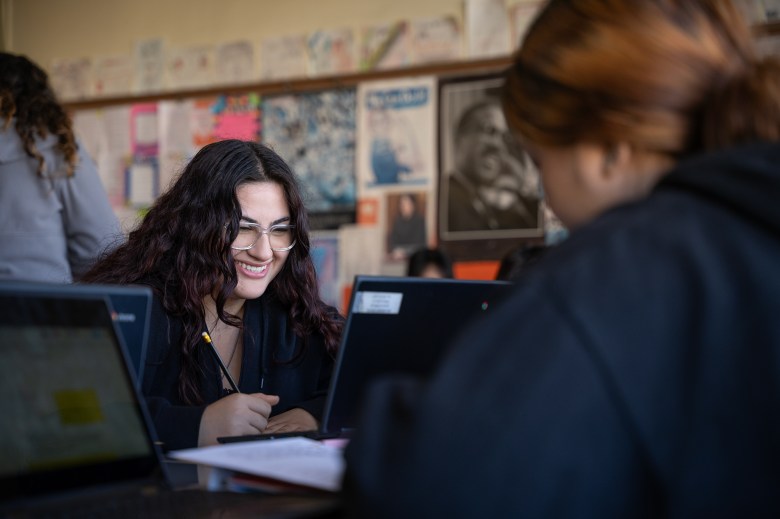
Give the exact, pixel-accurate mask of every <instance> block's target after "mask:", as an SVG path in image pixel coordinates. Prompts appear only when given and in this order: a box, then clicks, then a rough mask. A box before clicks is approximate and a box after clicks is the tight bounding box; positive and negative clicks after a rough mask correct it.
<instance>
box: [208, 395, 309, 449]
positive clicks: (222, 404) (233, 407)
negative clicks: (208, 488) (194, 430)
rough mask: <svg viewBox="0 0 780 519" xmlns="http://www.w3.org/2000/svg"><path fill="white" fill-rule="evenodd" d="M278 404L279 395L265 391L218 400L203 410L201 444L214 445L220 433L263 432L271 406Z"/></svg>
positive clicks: (243, 433) (238, 434) (223, 434)
mask: <svg viewBox="0 0 780 519" xmlns="http://www.w3.org/2000/svg"><path fill="white" fill-rule="evenodd" d="M277 403H279V397H278V396H276V395H266V394H263V393H253V394H243V393H234V394H232V395H228V396H226V397H224V398H221V399H219V400H217V401H216V402H214V403H213V404H211V405H209V406H208V407H206V409H205V410H204V411H203V416H202V417H201V419H200V429H199V432H198V446H199V447H204V446H206V445H215V444H216V443H217V438H218V437H220V436H242V435H245V434H260V433H262V432H264V431H265V428H266V426H267V425H268V416H269V415H270V414H271V407H272V406H274V405H276V404H277ZM283 414H286V413H283ZM307 414H308V413H307Z"/></svg>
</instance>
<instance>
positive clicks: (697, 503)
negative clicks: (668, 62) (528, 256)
mask: <svg viewBox="0 0 780 519" xmlns="http://www.w3.org/2000/svg"><path fill="white" fill-rule="evenodd" d="M357 431H358V433H357V436H356V438H354V439H353V440H352V442H351V444H350V445H349V447H348V449H347V462H348V466H347V472H346V476H345V492H346V496H345V498H346V502H347V504H348V506H349V508H350V510H351V511H352V512H353V513H354V514H355V515H356V516H360V517H376V518H380V517H448V518H451V517H600V518H601V517H765V516H771V517H779V516H780V146H778V145H776V144H773V145H754V146H750V147H745V148H741V149H734V150H729V151H725V152H720V153H717V154H712V155H708V156H699V157H694V158H691V159H688V160H685V161H683V162H681V163H680V164H679V167H678V168H676V170H675V171H673V172H671V173H670V174H669V175H667V176H666V177H665V178H664V180H663V181H662V182H661V183H660V184H659V185H658V186H657V187H656V189H655V190H654V191H653V192H652V193H651V194H650V196H648V197H647V198H645V199H643V200H642V201H639V202H637V203H633V204H630V205H625V206H622V207H619V208H616V209H614V210H611V211H609V212H608V213H606V214H604V215H602V216H601V217H599V218H598V219H596V220H595V221H594V222H592V223H591V224H589V225H587V226H586V227H584V228H581V229H580V230H577V231H575V232H574V233H572V235H571V236H570V238H569V239H568V240H567V241H566V242H564V243H563V244H561V245H559V246H557V247H556V248H555V249H553V250H550V251H549V252H548V253H547V254H546V255H545V257H544V259H543V260H542V261H541V262H539V263H538V264H536V265H534V267H533V268H531V269H529V270H528V271H527V272H526V273H525V274H523V275H522V276H521V277H520V278H519V279H518V280H517V286H516V288H515V290H514V293H513V294H512V296H510V298H509V299H508V300H507V301H505V302H504V304H503V305H501V306H500V307H499V308H497V309H496V310H495V312H494V314H493V315H492V316H491V319H490V321H489V322H488V323H485V324H484V326H482V327H480V328H475V327H473V326H472V327H470V329H468V328H467V330H466V331H465V332H464V333H463V334H462V335H461V336H460V339H459V340H458V341H456V343H455V344H454V345H453V347H452V349H451V350H450V355H449V356H448V358H447V359H446V361H445V362H444V363H443V365H442V366H441V367H440V370H439V371H438V373H437V374H436V375H435V376H434V377H433V379H432V380H431V381H430V383H429V384H427V385H423V384H422V383H417V382H416V381H413V380H402V379H394V380H384V381H381V382H378V383H376V384H375V385H374V386H373V388H372V391H371V393H370V396H369V398H368V401H367V405H365V406H364V409H363V419H362V421H361V422H360V425H359V427H358V430H357Z"/></svg>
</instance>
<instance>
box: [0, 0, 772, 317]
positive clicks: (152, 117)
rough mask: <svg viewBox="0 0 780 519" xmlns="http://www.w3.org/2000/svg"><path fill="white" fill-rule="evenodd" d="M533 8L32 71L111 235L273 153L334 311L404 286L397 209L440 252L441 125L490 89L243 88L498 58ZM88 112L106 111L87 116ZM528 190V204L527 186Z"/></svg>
mask: <svg viewBox="0 0 780 519" xmlns="http://www.w3.org/2000/svg"><path fill="white" fill-rule="evenodd" d="M11 3H14V2H13V0H11ZM541 3H542V2H540V1H520V2H514V3H509V5H508V4H507V2H506V0H465V1H464V2H462V3H461V2H458V4H459V9H460V11H459V12H457V13H452V12H449V13H444V14H440V15H436V14H434V15H426V16H419V17H414V16H410V17H407V18H405V19H398V18H395V19H392V20H381V21H378V22H375V23H367V24H366V25H364V26H362V27H360V28H357V29H356V28H339V29H316V30H312V31H308V32H307V33H306V34H303V33H298V34H279V35H272V36H268V37H263V38H261V39H260V40H259V41H252V40H251V39H248V38H247V39H238V40H234V41H228V42H214V41H207V42H196V43H193V44H191V45H178V46H176V45H173V44H172V43H171V42H170V41H167V40H166V37H165V35H160V36H153V37H149V38H144V39H140V40H135V41H134V45H133V47H134V48H133V50H132V51H131V52H128V53H124V54H116V55H112V56H97V55H79V56H65V57H62V56H60V57H56V58H52V59H51V60H50V62H49V63H42V65H44V66H47V67H48V71H49V73H50V77H51V80H52V83H53V85H54V87H55V89H56V90H57V91H58V94H59V95H60V97H61V99H62V100H63V102H65V103H66V105H68V106H69V109H70V111H71V114H72V116H73V119H74V126H75V130H76V133H77V135H78V136H79V138H80V139H81V141H82V142H83V144H84V145H85V147H86V148H87V150H88V151H89V153H90V155H91V156H92V157H93V158H94V160H95V161H96V162H97V164H98V169H99V171H100V174H101V179H102V181H103V183H104V186H105V188H106V190H107V192H108V195H109V197H110V200H111V203H112V205H113V207H114V208H115V210H116V211H117V214H118V215H119V217H120V220H121V221H122V222H123V226H124V228H125V230H130V229H131V228H132V227H133V225H135V223H136V222H137V219H138V218H139V217H140V216H142V214H143V211H144V209H145V208H147V207H148V206H149V205H150V204H152V203H153V201H154V199H155V198H156V197H157V196H158V195H159V194H160V193H161V192H162V191H163V190H164V189H165V188H166V187H167V186H168V185H169V184H170V183H171V181H172V180H174V178H175V175H176V174H177V173H178V172H179V171H180V170H181V168H182V166H183V165H184V164H185V163H186V162H187V160H188V159H189V158H191V157H192V156H193V155H194V154H195V152H196V151H197V150H198V149H200V148H201V147H202V146H204V145H206V144H208V143H209V142H213V141H215V140H219V139H224V138H240V139H250V140H259V141H261V142H264V143H266V144H268V145H270V146H271V147H273V148H274V149H275V150H276V151H277V152H278V153H279V154H280V155H281V156H282V157H283V158H284V159H285V160H287V161H288V163H290V165H291V166H292V167H293V169H294V170H295V171H296V173H297V174H298V175H299V177H300V179H301V181H302V186H303V188H304V191H305V193H306V196H307V207H308V209H309V211H310V214H311V217H312V225H313V229H314V233H313V250H312V254H313V257H314V259H315V264H316V266H317V270H318V274H319V276H320V279H321V284H322V286H321V291H322V295H323V298H324V299H325V300H326V301H328V302H330V303H332V304H334V305H336V306H337V307H339V308H342V309H343V308H344V304H346V303H345V299H346V297H347V295H348V293H349V288H350V287H349V285H350V283H351V280H352V279H353V277H354V275H356V274H384V275H403V273H404V272H405V266H406V262H405V258H406V253H408V250H409V249H407V250H405V251H402V253H400V254H399V253H398V251H397V250H394V245H393V244H392V243H390V235H391V233H392V227H393V222H394V221H395V220H396V218H397V217H398V214H399V206H400V200H401V198H402V197H407V195H409V196H411V197H412V198H413V199H414V200H415V206H416V209H415V210H416V211H417V212H418V213H419V215H420V216H421V217H422V218H421V219H420V220H421V221H423V222H424V224H423V225H424V233H423V236H424V237H423V238H422V239H423V240H424V243H420V244H419V245H428V246H437V245H438V244H439V240H440V239H441V236H440V232H439V229H437V219H438V214H437V207H438V194H439V193H438V186H439V179H440V178H443V177H442V175H445V174H446V172H447V171H449V170H450V169H451V168H452V164H451V162H452V157H451V155H452V152H451V151H450V152H449V153H442V150H441V148H442V147H445V148H446V147H447V146H449V147H450V148H451V147H452V131H453V127H454V125H455V124H454V122H455V120H456V119H457V115H458V114H457V113H456V112H457V111H458V110H460V111H462V110H463V109H464V107H467V106H468V105H470V104H473V103H475V102H478V101H479V100H480V98H482V97H484V96H485V95H487V94H489V93H491V92H495V91H496V90H497V89H498V88H499V87H500V82H501V79H500V77H499V76H498V75H497V74H487V75H485V74H484V73H482V72H481V73H480V74H476V75H475V74H468V73H464V74H462V77H460V78H458V77H455V78H452V77H446V78H443V77H440V76H437V75H435V74H428V75H401V76H395V77H392V78H390V79H372V76H371V75H370V74H366V77H367V78H369V79H367V80H365V81H363V80H359V81H357V82H354V83H351V84H349V85H347V86H344V87H336V88H326V89H312V90H310V91H306V90H305V89H303V90H301V89H298V90H295V89H291V91H290V92H284V91H280V92H274V93H272V94H267V93H263V89H262V88H258V89H257V91H254V90H253V89H252V88H251V87H252V85H260V86H262V85H264V84H266V85H267V84H271V83H279V82H284V81H290V82H291V84H292V83H294V82H295V81H297V80H300V79H301V78H312V77H318V76H322V77H334V78H338V77H339V76H340V75H344V76H348V75H350V74H351V75H355V74H358V75H359V74H361V73H365V72H371V71H382V70H402V69H404V68H409V69H410V70H412V69H414V68H415V67H420V66H424V65H426V64H430V63H442V62H457V61H479V60H485V59H491V58H496V57H506V56H508V55H509V54H510V53H511V51H512V50H513V48H514V47H515V46H516V43H517V42H519V41H520V39H521V37H522V35H523V33H524V31H525V28H526V27H527V24H528V23H529V21H530V20H531V19H532V17H533V15H534V14H535V12H536V10H537V9H538V7H539V5H540V4H541ZM770 4H772V2H765V1H762V0H749V1H745V2H743V5H744V6H745V8H746V10H747V12H748V15H749V16H750V17H751V18H752V19H753V20H754V21H756V22H762V21H765V20H767V19H771V18H772V17H773V16H775V13H776V11H777V6H772V5H770ZM4 7H5V5H4ZM4 27H5V21H4ZM7 32H8V31H7V30H4V38H6V39H7ZM12 50H16V51H18V52H21V51H22V50H23V49H12ZM31 57H34V56H31ZM496 72H498V71H496ZM223 85H224V87H225V88H224V93H221V92H220V88H221V86H223ZM236 87H241V88H236ZM448 89H449V90H448ZM199 91H200V92H206V93H205V94H198V92H199ZM189 92H191V93H192V94H191V95H190V94H188V93H189ZM451 92H459V93H458V95H457V96H455V95H453V94H451ZM445 97H446V98H445ZM95 100H104V101H105V102H102V103H98V104H97V105H90V103H89V101H95ZM85 101H86V103H85ZM445 151H446V150H445ZM531 168H532V166H531ZM530 175H531V176H532V177H534V180H531V181H529V182H530V185H531V186H532V188H534V189H536V190H537V192H538V191H539V188H538V174H537V173H536V172H535V170H534V171H531V173H530ZM534 182H536V183H535V184H534ZM527 183H528V182H527ZM517 231H518V232H514V233H512V232H510V233H508V234H507V233H505V235H501V236H498V238H500V239H499V240H498V241H499V242H500V243H502V244H504V249H505V248H506V244H507V243H508V242H516V243H522V242H523V241H527V240H535V241H544V240H545V236H547V237H548V238H549V237H550V236H556V235H559V234H560V232H561V228H560V225H559V224H558V223H557V220H556V219H555V218H554V216H552V215H551V213H549V211H545V210H544V208H543V206H542V209H540V218H539V222H538V225H536V226H535V227H534V228H531V229H521V230H517ZM479 238H480V237H479V236H477V237H476V239H475V240H466V243H467V244H470V247H469V249H470V250H471V251H472V253H471V254H470V255H469V257H464V258H459V257H457V255H455V257H453V259H454V260H455V261H456V275H457V277H472V278H490V277H492V276H494V274H495V271H496V269H497V266H498V264H497V260H498V259H499V258H500V255H499V252H500V251H501V250H503V249H500V248H498V249H495V248H494V249H491V248H490V247H481V245H483V244H488V243H493V241H494V240H488V241H483V240H480V239H479ZM474 249H477V250H484V253H482V254H479V253H477V254H474V253H473V251H474ZM459 260H463V261H459ZM467 260H468V261H467ZM458 267H460V268H458Z"/></svg>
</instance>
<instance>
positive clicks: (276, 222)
mask: <svg viewBox="0 0 780 519" xmlns="http://www.w3.org/2000/svg"><path fill="white" fill-rule="evenodd" d="M241 220H243V221H245V222H249V223H256V224H258V225H260V222H258V221H257V220H255V219H254V218H252V217H249V216H244V215H243V214H242V215H241ZM289 221H290V217H289V216H282V217H281V218H277V219H276V220H274V221H273V222H271V225H279V224H280V223H283V222H289ZM269 227H270V226H269Z"/></svg>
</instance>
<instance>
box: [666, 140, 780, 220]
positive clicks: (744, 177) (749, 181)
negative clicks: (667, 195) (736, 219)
mask: <svg viewBox="0 0 780 519" xmlns="http://www.w3.org/2000/svg"><path fill="white" fill-rule="evenodd" d="M656 189H659V190H661V189H678V190H684V191H686V192H689V193H690V194H693V195H696V196H700V197H705V198H707V199H708V200H710V201H712V202H715V203H717V204H720V205H722V206H726V207H728V208H729V209H731V210H733V211H734V212H735V213H737V214H740V215H741V216H742V217H744V218H747V219H750V220H752V221H753V222H755V223H757V224H758V225H760V226H762V227H765V228H767V229H768V230H769V231H770V232H772V233H773V234H776V235H780V143H762V144H753V145H749V146H743V147H739V148H733V149H729V150H724V151H718V152H714V153H709V154H705V155H698V156H696V157H694V158H691V159H688V160H683V161H682V162H680V163H679V165H678V166H677V168H675V169H674V170H673V171H672V172H671V173H669V174H668V175H667V176H666V177H665V178H664V179H663V180H662V181H661V182H660V183H659V184H658V187H657V188H656Z"/></svg>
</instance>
